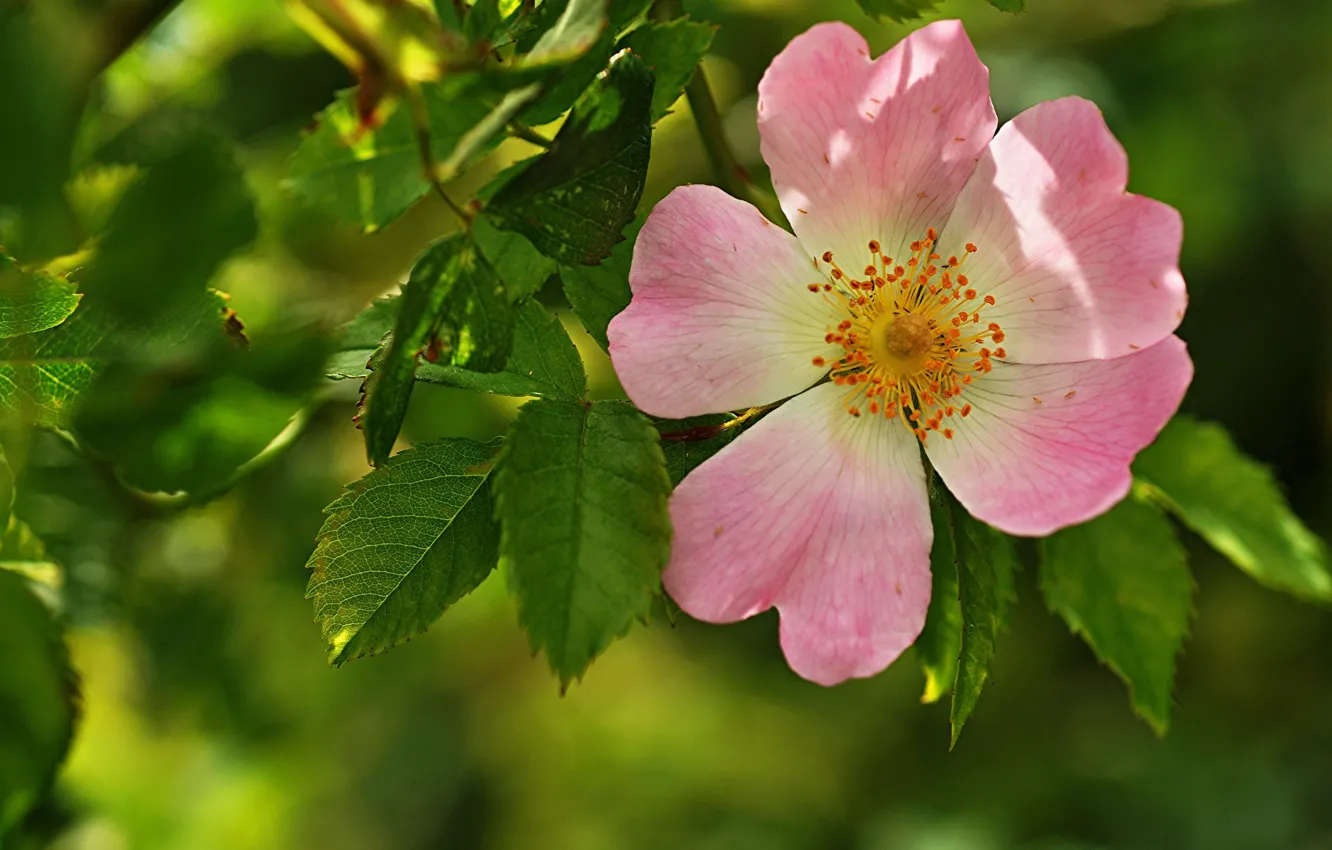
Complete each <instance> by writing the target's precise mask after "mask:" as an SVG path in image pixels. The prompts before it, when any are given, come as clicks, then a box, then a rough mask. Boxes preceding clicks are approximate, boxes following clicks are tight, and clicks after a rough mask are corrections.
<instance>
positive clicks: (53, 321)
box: [0, 251, 79, 338]
mask: <svg viewBox="0 0 1332 850" xmlns="http://www.w3.org/2000/svg"><path fill="white" fill-rule="evenodd" d="M77 306H79V294H78V292H76V291H75V289H74V285H73V284H72V283H70V282H69V281H67V280H64V279H63V278H58V277H55V276H54V275H49V274H45V273H43V272H36V273H34V274H27V273H25V272H23V271H22V270H20V269H19V267H18V264H17V263H15V262H14V259H13V258H12V257H10V256H9V255H7V254H5V253H4V251H0V338H5V337H11V336H22V335H23V334H31V333H37V332H38V331H44V330H46V329H48V328H53V327H55V326H56V325H58V324H60V323H61V322H63V321H65V319H68V318H69V315H70V314H71V313H73V312H74V308H75V307H77Z"/></svg>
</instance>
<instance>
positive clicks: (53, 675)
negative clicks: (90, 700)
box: [0, 569, 77, 838]
mask: <svg viewBox="0 0 1332 850" xmlns="http://www.w3.org/2000/svg"><path fill="white" fill-rule="evenodd" d="M0 646H2V647H4V659H5V660H4V664H0V838H3V837H4V834H5V833H6V832H8V831H9V830H10V829H12V828H13V827H14V826H15V825H16V824H18V823H19V822H20V821H22V820H23V817H24V816H25V815H26V814H27V813H28V811H29V810H30V809H31V808H32V807H33V805H34V804H35V803H37V802H38V801H39V800H40V799H41V798H42V797H43V796H44V795H45V794H46V791H47V789H48V788H49V786H50V784H51V781H52V779H53V778H54V776H55V772H56V767H57V766H58V765H59V764H60V762H61V760H62V759H63V758H64V757H65V753H66V751H67V750H68V748H69V743H70V739H71V737H72V736H73V733H74V720H75V695H76V693H77V688H76V685H75V682H74V674H73V672H72V671H71V669H70V666H69V657H68V655H67V653H66V651H65V645H64V639H63V637H62V636H61V633H60V628H59V626H58V625H57V624H56V623H55V621H54V620H53V619H52V617H51V612H50V610H49V609H48V608H47V606H46V605H44V604H43V603H42V601H41V600H39V599H38V598H37V597H36V596H34V595H33V593H32V592H31V590H30V589H29V585H28V582H27V580H26V579H24V578H23V577H21V576H19V575H18V574H16V573H12V572H9V571H8V570H3V569H0Z"/></svg>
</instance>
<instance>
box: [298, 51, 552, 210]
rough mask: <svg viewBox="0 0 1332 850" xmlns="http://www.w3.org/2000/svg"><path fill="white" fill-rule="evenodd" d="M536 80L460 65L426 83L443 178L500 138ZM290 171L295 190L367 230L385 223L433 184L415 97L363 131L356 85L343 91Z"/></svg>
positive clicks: (432, 142)
mask: <svg viewBox="0 0 1332 850" xmlns="http://www.w3.org/2000/svg"><path fill="white" fill-rule="evenodd" d="M531 81H532V77H531V75H524V74H520V73H512V74H487V75H483V74H479V73H458V74H453V75H450V76H449V77H447V78H446V79H445V80H444V81H443V82H441V83H438V84H430V85H425V86H422V89H421V91H422V97H423V98H424V102H425V110H426V117H427V122H428V125H429V130H430V151H431V155H432V156H433V158H434V161H435V163H436V166H437V172H438V177H439V179H440V180H441V182H443V181H447V180H450V179H452V178H453V177H454V176H456V175H457V174H459V173H460V172H462V171H463V170H464V169H465V168H467V166H469V165H470V164H472V163H473V162H475V161H476V160H477V159H479V158H480V157H481V156H483V155H484V154H486V153H488V152H489V151H490V150H491V149H492V148H493V147H494V145H495V144H497V143H498V142H499V135H498V134H499V131H500V130H502V129H503V127H504V124H505V123H506V122H507V121H508V120H509V119H510V118H511V117H513V115H514V114H515V113H516V112H517V110H518V109H520V108H522V106H523V105H524V104H526V102H527V101H528V100H530V99H531V98H532V97H533V96H535V95H536V93H537V91H538V89H537V88H536V87H535V86H534V85H532V82H531ZM515 90H516V91H515ZM511 95H512V98H510V96H511ZM290 177H291V187H292V190H293V191H294V192H295V193H296V194H298V195H300V196H301V197H302V198H304V199H305V200H306V201H307V202H308V203H310V204H311V205H312V206H314V207H317V208H319V209H321V210H325V211H327V212H328V213H329V214H330V215H332V216H333V217H335V218H337V219H339V220H341V221H348V222H358V223H360V224H361V225H362V226H363V227H364V228H365V229H366V230H367V231H373V230H378V229H380V228H382V227H384V226H385V225H386V224H388V223H389V222H391V221H393V220H394V219H396V218H397V217H398V216H400V215H402V214H403V213H404V212H406V211H407V208H408V207H410V206H411V205H412V204H414V203H415V202H416V201H418V200H420V198H421V197H422V196H424V195H425V194H426V192H428V191H429V190H430V184H429V182H427V180H426V177H425V170H424V166H423V165H422V163H421V154H420V146H419V143H418V138H417V129H416V126H415V125H414V124H413V122H412V116H411V110H410V108H409V106H408V104H406V103H403V104H399V105H398V107H397V108H396V109H395V110H394V111H393V113H392V114H391V115H389V117H388V118H387V120H386V121H385V122H384V125H383V126H382V127H379V128H378V129H376V130H374V131H372V132H366V131H362V130H361V129H360V120H359V118H357V111H356V92H355V90H348V91H344V92H340V93H339V94H338V98H337V100H336V101H334V103H333V104H332V105H331V106H329V107H328V108H327V109H325V110H324V111H323V112H322V113H320V115H319V118H318V126H317V127H316V129H315V131H314V132H313V133H311V134H310V135H309V136H307V137H306V138H305V139H304V140H303V141H302V142H301V146H300V148H299V149H297V151H296V155H295V156H294V157H293V158H292V161H291V168H290Z"/></svg>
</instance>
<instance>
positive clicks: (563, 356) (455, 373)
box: [416, 301, 587, 399]
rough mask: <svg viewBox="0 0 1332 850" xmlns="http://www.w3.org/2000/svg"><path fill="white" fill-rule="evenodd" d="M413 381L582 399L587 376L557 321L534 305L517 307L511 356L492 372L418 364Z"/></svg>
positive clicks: (525, 304) (566, 335)
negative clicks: (498, 368) (498, 369)
mask: <svg viewBox="0 0 1332 850" xmlns="http://www.w3.org/2000/svg"><path fill="white" fill-rule="evenodd" d="M416 379H417V380H418V381H425V382H427V383H432V384H444V385H446V386H450V387H461V388H462V389H468V390H476V391H477V392H486V393H495V394H496V395H509V396H529V395H534V396H547V397H550V398H570V399H577V398H582V396H583V394H584V393H585V392H586V391H587V376H586V374H585V373H584V372H583V361H582V359H581V358H580V357H579V356H578V349H577V348H575V347H574V344H573V342H572V341H571V340H570V339H569V334H568V333H566V332H565V330H564V325H562V324H561V323H560V320H559V319H558V318H556V317H555V316H553V315H551V314H550V313H549V312H547V310H546V309H545V308H544V307H542V306H541V305H540V304H538V303H537V302H535V301H528V302H526V303H524V304H523V305H521V306H520V307H519V308H518V310H517V312H516V314H515V320H514V328H513V351H512V353H511V354H510V355H509V361H508V362H507V363H506V364H504V368H503V369H502V370H501V371H498V372H475V371H472V370H470V369H464V368H461V367H458V366H441V365H439V364H434V363H425V364H422V365H421V366H420V367H419V368H418V369H417V370H416Z"/></svg>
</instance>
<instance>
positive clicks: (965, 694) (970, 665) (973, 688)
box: [950, 497, 1018, 746]
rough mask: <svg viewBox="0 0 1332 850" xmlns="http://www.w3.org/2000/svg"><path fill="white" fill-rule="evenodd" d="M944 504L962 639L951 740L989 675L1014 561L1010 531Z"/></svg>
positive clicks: (954, 739)
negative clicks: (947, 511)
mask: <svg viewBox="0 0 1332 850" xmlns="http://www.w3.org/2000/svg"><path fill="white" fill-rule="evenodd" d="M950 506H951V511H950V513H951V518H952V527H953V534H952V541H953V549H954V557H955V558H956V560H957V589H958V598H959V601H960V603H961V614H962V643H961V648H960V652H959V654H958V658H957V680H956V682H955V683H954V686H953V706H952V711H951V717H950V720H951V722H952V727H953V731H952V742H951V744H950V746H953V745H956V744H957V738H958V736H959V735H961V734H962V727H963V726H964V725H965V724H966V722H967V719H968V718H969V717H971V713H972V712H973V711H974V710H975V708H976V703H977V702H978V701H979V700H980V694H981V689H982V688H984V687H985V683H986V682H987V681H989V678H990V663H991V661H992V660H993V659H994V652H995V644H996V642H997V641H998V638H999V632H1000V630H1001V629H1003V627H1004V624H1005V622H1006V619H1007V610H1008V604H1009V602H1011V601H1012V598H1013V595H1014V590H1013V573H1014V572H1015V571H1016V570H1017V567H1018V562H1017V551H1016V549H1015V548H1014V545H1013V539H1012V538H1011V537H1008V536H1007V535H1005V534H1002V533H1001V532H999V531H996V530H995V529H993V528H991V527H990V526H988V525H986V524H985V523H983V522H980V521H979V520H977V519H974V518H973V517H972V516H971V515H970V514H968V513H967V512H966V511H965V510H964V509H963V508H962V507H961V506H960V505H959V504H957V502H956V501H955V500H952V499H951V497H950Z"/></svg>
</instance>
